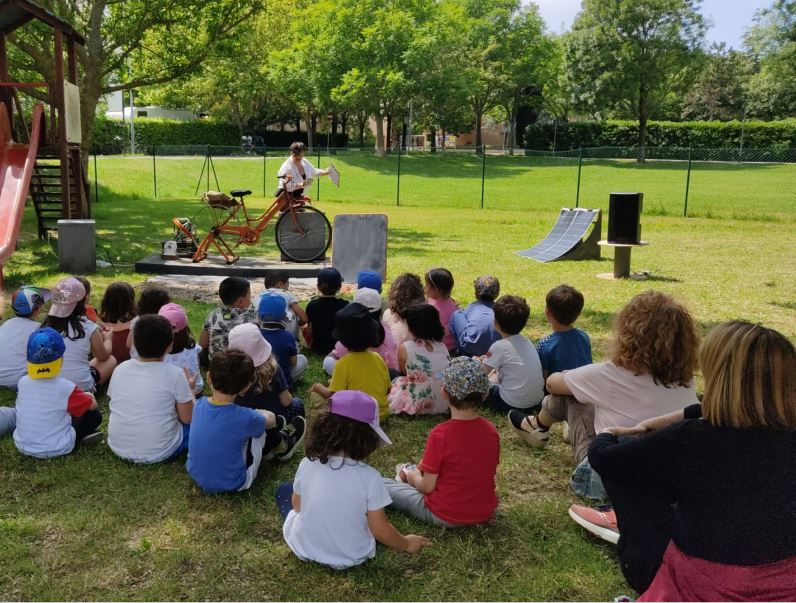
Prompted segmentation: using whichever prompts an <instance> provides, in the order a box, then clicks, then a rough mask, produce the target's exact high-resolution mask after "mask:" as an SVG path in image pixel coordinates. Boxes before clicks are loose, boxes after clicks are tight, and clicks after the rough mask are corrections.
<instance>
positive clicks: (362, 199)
mask: <svg viewBox="0 0 796 603" xmlns="http://www.w3.org/2000/svg"><path fill="white" fill-rule="evenodd" d="M283 159H284V158H283V157H281V156H270V157H267V158H265V160H264V159H263V158H262V157H244V158H240V157H235V158H233V157H218V158H214V159H213V166H214V168H215V171H214V173H213V174H211V178H210V187H211V188H216V177H217V178H218V186H219V187H220V188H221V189H222V190H229V189H232V188H250V189H251V190H252V191H254V192H255V194H259V195H262V194H263V190H265V191H266V194H271V193H272V192H273V190H274V188H275V187H276V177H275V174H276V170H277V169H278V168H279V165H280V164H281V162H282V161H283ZM311 159H312V161H313V162H314V163H320V165H321V166H326V165H328V162H329V161H332V162H333V163H334V164H335V165H336V166H337V167H338V168H339V169H340V172H341V174H342V183H343V186H341V188H339V189H337V188H335V187H334V186H333V185H332V184H331V183H330V182H329V181H328V180H326V179H321V180H320V182H319V183H318V184H317V185H315V186H313V191H312V194H311V196H313V197H317V196H318V192H320V200H321V201H324V202H325V201H330V202H339V203H357V204H367V205H369V206H376V205H378V206H391V205H395V204H396V199H397V197H399V196H400V203H401V205H405V206H409V207H428V206H434V207H456V208H477V207H479V206H480V203H481V174H482V169H483V173H484V191H483V192H484V205H485V206H486V207H487V208H501V209H524V210H531V211H555V210H557V209H558V208H560V207H562V206H567V207H572V206H574V205H575V199H576V193H577V186H578V160H577V158H575V159H567V158H545V157H525V156H521V155H514V156H497V155H488V156H487V157H486V161H485V163H484V164H483V165H482V159H481V157H479V156H476V155H474V154H472V153H465V152H447V153H438V154H429V153H422V154H419V153H414V154H409V155H403V156H402V157H401V159H400V195H399V191H398V168H399V165H398V163H399V161H398V156H397V155H390V156H386V157H383V158H379V157H376V156H374V155H373V154H372V153H369V152H362V151H355V150H352V151H341V152H340V153H338V154H337V155H334V156H329V155H325V154H322V155H321V160H320V162H318V160H317V155H316V156H314V157H312V158H311ZM203 163H204V158H203V157H158V158H157V165H156V167H155V166H154V165H153V160H152V158H151V157H99V158H98V161H97V175H98V180H99V182H100V183H101V184H104V185H106V186H110V187H111V188H113V189H114V191H116V192H117V193H120V194H123V195H126V196H136V195H143V196H144V197H152V196H154V188H155V178H154V176H155V170H156V173H157V189H158V197H160V198H163V199H171V198H176V199H179V198H191V197H193V196H194V191H196V188H197V184H200V186H199V190H200V191H203V190H205V189H206V188H207V178H206V172H205V176H204V177H202V178H201V183H200V182H199V181H200V175H201V174H202V166H203ZM687 166H688V164H687V162H677V161H650V162H647V163H646V164H643V165H639V164H637V163H636V162H635V161H631V160H596V159H589V160H585V161H584V162H583V166H582V170H581V182H580V202H579V204H580V206H581V207H601V208H603V209H607V206H608V193H610V192H611V191H628V190H630V191H636V190H638V191H642V192H644V206H645V213H646V214H647V215H671V216H682V215H683V210H684V201H685V189H686V180H687V174H688V170H687ZM92 169H93V166H92ZM264 169H265V182H263V170H264ZM794 181H796V164H736V163H709V162H694V163H693V166H692V170H691V178H690V181H689V182H688V187H689V199H688V212H689V215H691V216H701V217H725V218H734V219H756V220H760V219H765V220H774V221H776V220H786V219H793V218H794V217H795V216H796V189H794V187H793V186H792V183H793V182H794ZM264 185H265V187H264ZM318 186H319V187H320V188H318Z"/></svg>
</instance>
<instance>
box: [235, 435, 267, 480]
mask: <svg viewBox="0 0 796 603" xmlns="http://www.w3.org/2000/svg"><path fill="white" fill-rule="evenodd" d="M270 431H273V430H270ZM268 439H269V438H268V432H266V431H264V432H263V435H261V436H260V437H259V438H249V442H248V445H247V447H246V448H245V449H244V450H243V458H244V461H245V462H246V464H247V465H248V466H247V468H246V481H245V482H243V485H242V486H241V487H240V488H238V492H240V491H242V490H248V489H249V488H251V486H252V484H253V483H254V480H255V478H256V477H257V472H258V471H259V470H260V463H261V462H262V461H263V450H264V448H265V444H266V442H267V441H268Z"/></svg>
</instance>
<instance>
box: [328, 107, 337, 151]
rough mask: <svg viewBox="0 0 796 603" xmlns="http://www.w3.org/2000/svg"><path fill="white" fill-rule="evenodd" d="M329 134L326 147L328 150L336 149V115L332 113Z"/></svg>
mask: <svg viewBox="0 0 796 603" xmlns="http://www.w3.org/2000/svg"><path fill="white" fill-rule="evenodd" d="M330 130H331V131H330V132H329V140H328V143H329V144H328V146H329V148H330V149H334V148H337V113H332V127H331V128H330Z"/></svg>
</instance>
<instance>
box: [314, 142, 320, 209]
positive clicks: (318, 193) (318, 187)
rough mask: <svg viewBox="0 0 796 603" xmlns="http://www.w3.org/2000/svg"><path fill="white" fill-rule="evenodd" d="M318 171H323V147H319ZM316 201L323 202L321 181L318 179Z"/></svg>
mask: <svg viewBox="0 0 796 603" xmlns="http://www.w3.org/2000/svg"><path fill="white" fill-rule="evenodd" d="M318 169H321V145H318ZM315 200H316V201H320V200H321V179H320V178H318V179H317V181H316V183H315Z"/></svg>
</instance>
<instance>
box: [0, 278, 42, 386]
mask: <svg viewBox="0 0 796 603" xmlns="http://www.w3.org/2000/svg"><path fill="white" fill-rule="evenodd" d="M50 297H51V296H50V292H49V291H48V290H47V289H38V288H36V287H20V288H19V289H17V290H16V291H14V294H13V295H12V296H11V308H12V309H13V310H14V314H15V315H16V316H15V317H14V318H11V319H9V320H7V321H5V322H4V323H3V324H1V325H0V341H2V342H3V343H2V345H0V386H2V387H8V388H11V389H16V388H17V383H18V382H19V380H20V379H22V377H24V376H25V375H27V374H28V368H27V357H26V355H25V349H26V348H27V345H28V339H29V338H30V336H31V335H32V334H33V332H34V331H35V330H36V329H38V328H39V326H40V325H39V322H38V321H37V320H36V317H37V316H38V315H39V313H40V312H41V309H42V306H44V304H45V303H47V302H48V301H49V300H50Z"/></svg>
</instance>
